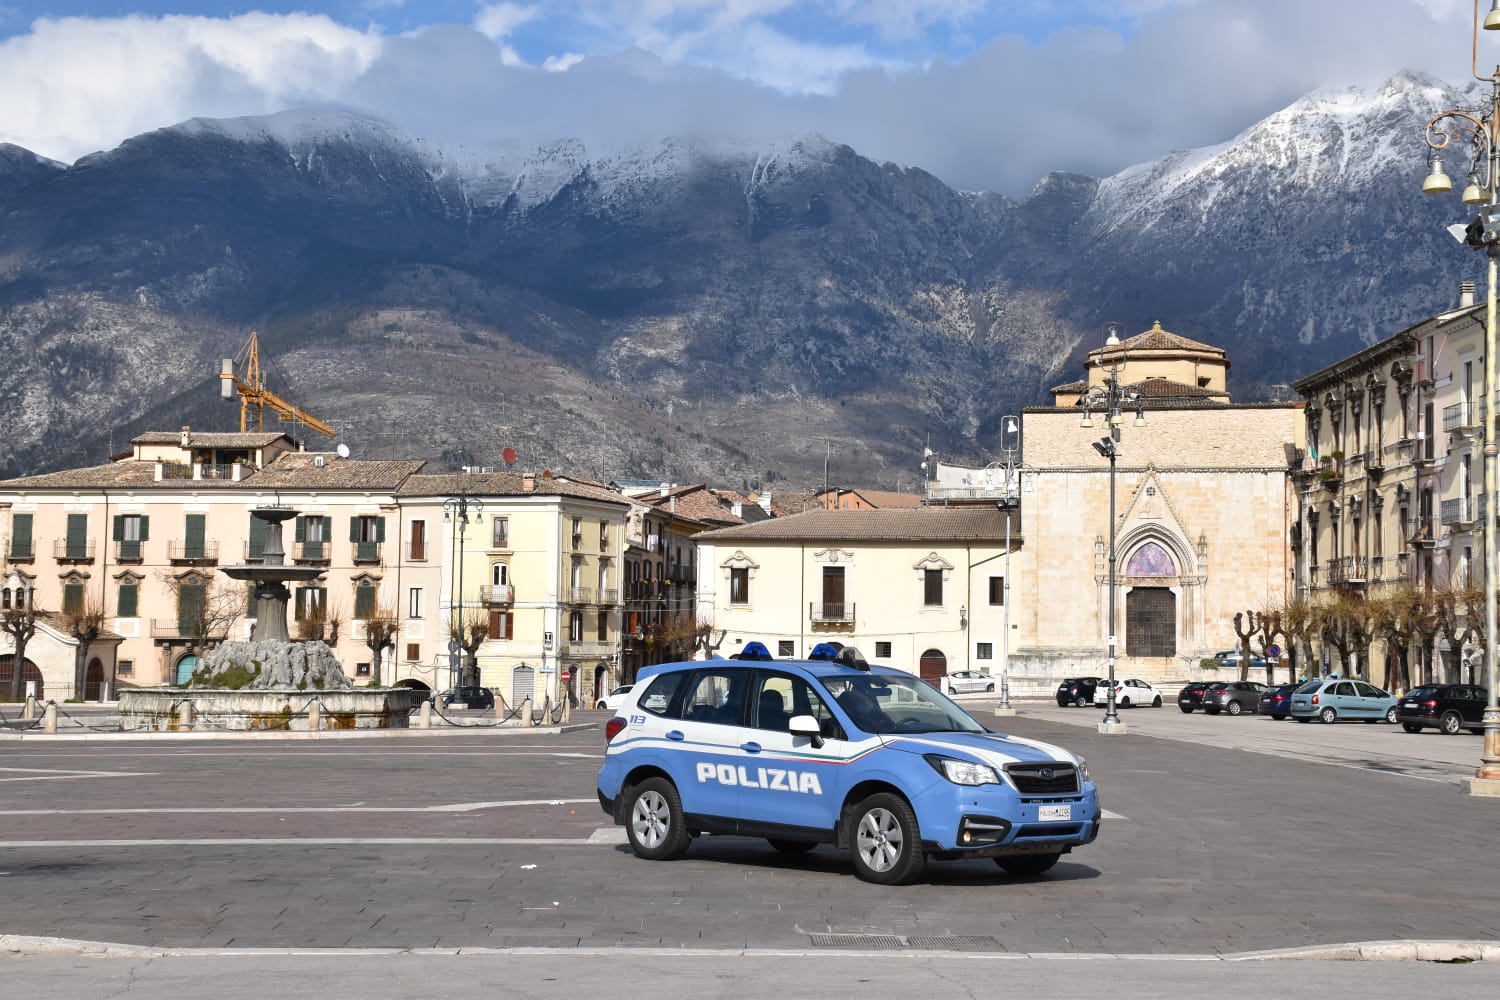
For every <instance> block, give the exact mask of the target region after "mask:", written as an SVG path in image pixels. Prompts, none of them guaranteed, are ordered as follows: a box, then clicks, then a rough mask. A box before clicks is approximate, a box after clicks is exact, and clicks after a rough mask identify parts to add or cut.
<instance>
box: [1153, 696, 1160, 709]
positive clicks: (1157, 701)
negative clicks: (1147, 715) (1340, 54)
mask: <svg viewBox="0 0 1500 1000" xmlns="http://www.w3.org/2000/svg"><path fill="white" fill-rule="evenodd" d="M1151 707H1152V708H1161V695H1157V696H1156V697H1155V698H1152V699H1151Z"/></svg>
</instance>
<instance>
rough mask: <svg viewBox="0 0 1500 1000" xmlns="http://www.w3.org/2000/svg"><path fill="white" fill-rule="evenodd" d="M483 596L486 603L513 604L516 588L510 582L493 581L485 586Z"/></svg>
mask: <svg viewBox="0 0 1500 1000" xmlns="http://www.w3.org/2000/svg"><path fill="white" fill-rule="evenodd" d="M481 598H482V600H483V601H484V603H485V604H513V603H515V599H516V590H515V588H514V587H512V586H511V585H510V584H508V583H492V584H489V585H488V586H486V587H485V588H484V593H483V594H482V595H481Z"/></svg>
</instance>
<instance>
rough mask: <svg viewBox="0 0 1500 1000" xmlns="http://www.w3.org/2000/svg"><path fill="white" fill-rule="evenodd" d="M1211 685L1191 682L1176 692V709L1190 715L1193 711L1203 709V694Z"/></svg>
mask: <svg viewBox="0 0 1500 1000" xmlns="http://www.w3.org/2000/svg"><path fill="white" fill-rule="evenodd" d="M1210 686H1211V685H1210V684H1209V682H1208V681H1193V682H1191V683H1190V684H1188V685H1187V686H1186V687H1184V688H1183V689H1182V690H1181V691H1178V692H1177V707H1178V708H1180V709H1182V711H1183V712H1185V713H1187V714H1189V715H1190V714H1192V711H1193V709H1195V708H1202V707H1203V692H1205V691H1207V690H1208V689H1209V687H1210Z"/></svg>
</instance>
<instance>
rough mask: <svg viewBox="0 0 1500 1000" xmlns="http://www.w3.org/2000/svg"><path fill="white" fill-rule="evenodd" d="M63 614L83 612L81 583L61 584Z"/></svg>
mask: <svg viewBox="0 0 1500 1000" xmlns="http://www.w3.org/2000/svg"><path fill="white" fill-rule="evenodd" d="M63 614H65V615H80V614H83V584H81V583H65V584H63Z"/></svg>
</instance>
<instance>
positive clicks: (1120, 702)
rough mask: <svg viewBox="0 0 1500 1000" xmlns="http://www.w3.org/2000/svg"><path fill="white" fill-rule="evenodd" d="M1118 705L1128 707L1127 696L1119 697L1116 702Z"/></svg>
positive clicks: (1128, 700)
mask: <svg viewBox="0 0 1500 1000" xmlns="http://www.w3.org/2000/svg"><path fill="white" fill-rule="evenodd" d="M1118 705H1119V707H1120V708H1129V707H1130V699H1129V698H1121V699H1120V700H1119V702H1118Z"/></svg>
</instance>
